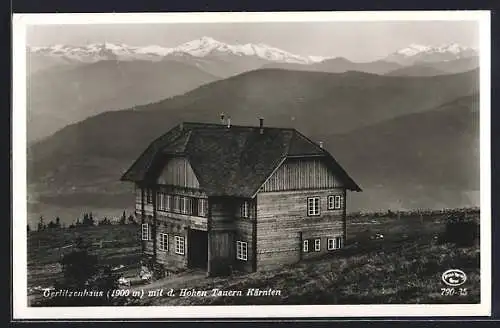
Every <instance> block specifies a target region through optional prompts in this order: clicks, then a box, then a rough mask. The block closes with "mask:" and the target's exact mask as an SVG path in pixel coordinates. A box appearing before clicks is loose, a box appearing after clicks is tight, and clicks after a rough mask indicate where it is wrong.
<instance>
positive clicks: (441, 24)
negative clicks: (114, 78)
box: [27, 21, 479, 61]
mask: <svg viewBox="0 0 500 328" xmlns="http://www.w3.org/2000/svg"><path fill="white" fill-rule="evenodd" d="M202 36H209V37H212V38H214V39H216V40H219V41H222V42H226V43H230V44H234V43H265V44H268V45H270V46H273V47H277V48H280V49H283V50H286V51H289V52H292V53H295V54H298V55H303V56H307V55H315V56H328V57H345V58H348V59H350V60H353V61H370V60H376V59H380V58H383V57H385V56H387V55H388V54H390V53H392V52H394V51H396V50H399V49H402V48H404V47H407V46H408V45H409V44H412V43H416V44H423V45H441V44H446V43H452V42H456V43H458V44H460V45H463V46H469V47H474V48H478V41H479V26H478V23H477V22H476V21H400V22H398V21H391V22H383V21H378V22H373V21H372V22H279V23H277V22H274V23H270V22H259V23H247V22H245V23H168V24H134V25H124V24H107V25H92V24H85V25H38V26H29V27H28V29H27V44H28V45H30V46H47V45H53V44H68V45H84V44H87V43H100V42H105V41H106V42H112V43H125V44H128V45H133V46H146V45H153V44H154V45H160V46H165V47H175V46H178V45H179V44H182V43H184V42H187V41H191V40H193V39H197V38H200V37H202Z"/></svg>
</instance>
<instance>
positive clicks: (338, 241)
mask: <svg viewBox="0 0 500 328" xmlns="http://www.w3.org/2000/svg"><path fill="white" fill-rule="evenodd" d="M339 248H342V237H335V238H328V250H329V251H331V250H334V249H339Z"/></svg>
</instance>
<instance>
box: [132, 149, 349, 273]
mask: <svg viewBox="0 0 500 328" xmlns="http://www.w3.org/2000/svg"><path fill="white" fill-rule="evenodd" d="M345 196H346V190H345V188H344V187H343V186H342V183H341V182H340V180H339V179H338V178H337V177H336V176H335V175H334V174H333V173H332V172H331V170H330V169H329V168H328V166H327V165H326V164H325V163H324V162H323V161H322V160H321V159H319V158H290V159H286V160H285V161H283V163H282V164H281V165H280V166H279V167H278V168H277V169H276V170H275V171H274V172H273V174H272V175H271V176H270V177H269V178H268V179H267V180H266V182H265V183H264V184H263V185H262V187H261V188H260V189H259V191H258V192H257V193H256V195H255V196H254V197H253V198H242V197H227V196H226V197H209V196H207V194H206V193H205V192H204V191H203V189H202V188H200V184H199V181H198V178H197V176H196V174H195V173H194V170H193V169H192V167H191V165H190V163H189V161H188V160H187V159H185V158H173V159H171V160H170V161H168V162H167V163H166V164H165V167H164V168H163V169H162V170H161V173H160V174H159V175H158V178H157V179H155V180H154V183H152V184H149V185H145V184H142V185H141V184H137V185H136V213H137V215H138V216H140V217H141V218H142V220H141V223H142V225H141V229H142V230H143V231H142V233H141V236H142V237H143V239H144V240H143V242H142V243H143V245H142V246H143V252H144V254H147V255H149V256H152V257H154V258H155V260H156V261H157V262H158V263H161V264H163V265H164V266H165V268H166V270H169V271H177V270H179V269H183V268H188V267H199V268H202V269H205V270H207V273H208V274H214V275H216V274H223V273H225V272H228V271H230V270H240V271H246V272H252V271H256V270H266V269H272V268H276V267H278V266H280V265H283V264H289V263H294V262H297V261H300V260H301V259H303V258H308V257H314V256H319V255H322V254H324V253H326V252H329V251H334V250H335V249H338V248H339V247H341V246H342V245H343V243H344V240H345V238H346V233H345V213H346V210H345V209H346V199H345V198H346V197H345ZM311 211H312V212H311ZM145 231H147V232H145ZM318 240H319V241H318ZM332 240H333V242H332Z"/></svg>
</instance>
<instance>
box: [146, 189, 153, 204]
mask: <svg viewBox="0 0 500 328" xmlns="http://www.w3.org/2000/svg"><path fill="white" fill-rule="evenodd" d="M146 203H148V204H153V190H151V189H149V188H148V189H146Z"/></svg>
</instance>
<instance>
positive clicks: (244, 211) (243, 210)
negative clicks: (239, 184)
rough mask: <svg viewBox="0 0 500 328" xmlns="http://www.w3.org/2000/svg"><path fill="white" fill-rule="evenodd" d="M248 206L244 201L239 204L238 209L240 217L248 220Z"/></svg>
mask: <svg viewBox="0 0 500 328" xmlns="http://www.w3.org/2000/svg"><path fill="white" fill-rule="evenodd" d="M249 207H250V206H249V204H248V201H244V202H243V203H242V204H241V207H240V216H241V217H242V218H248V217H249V214H248V213H249Z"/></svg>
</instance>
